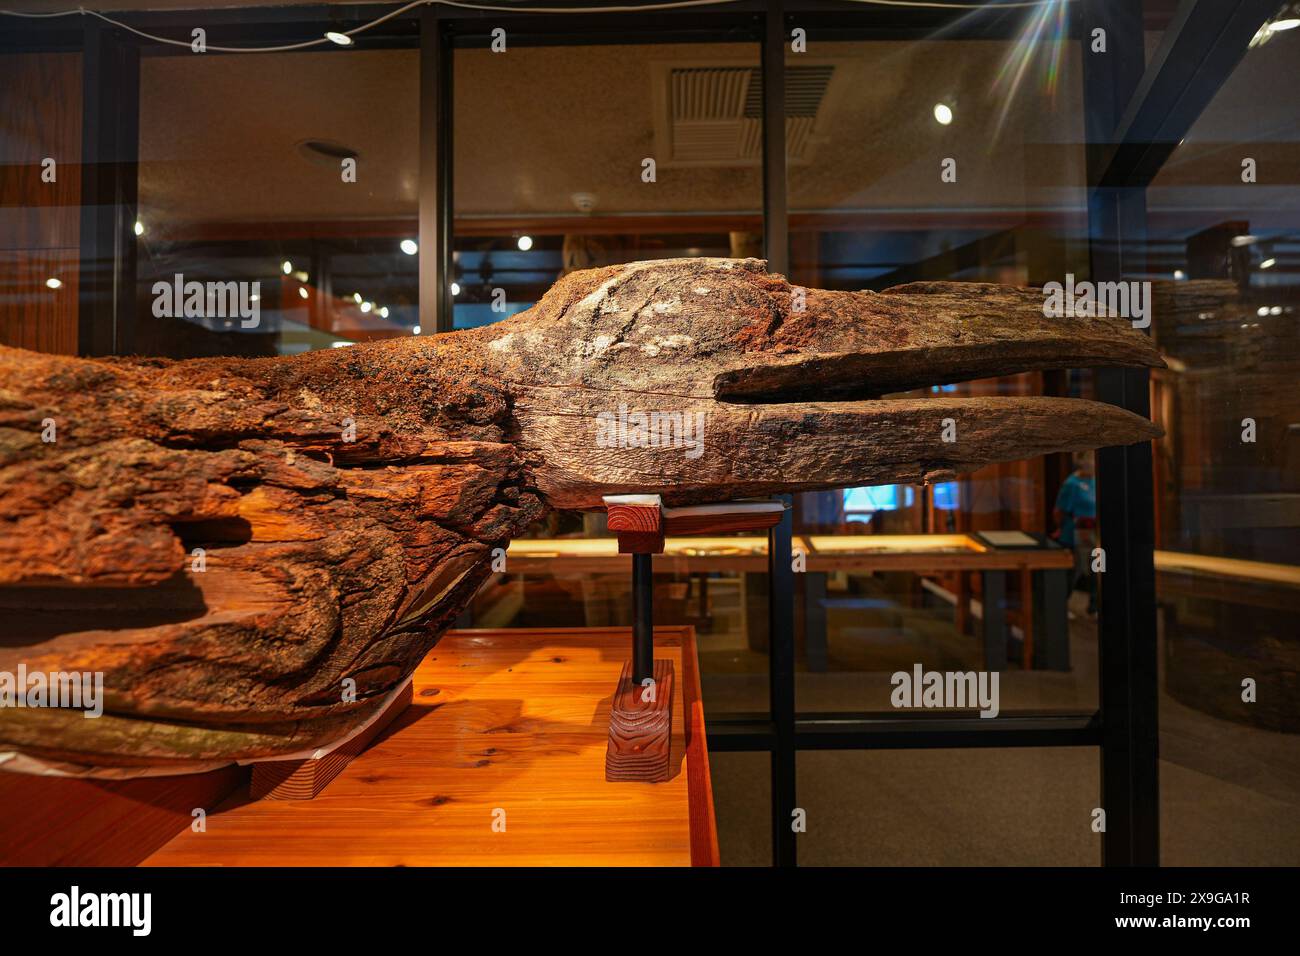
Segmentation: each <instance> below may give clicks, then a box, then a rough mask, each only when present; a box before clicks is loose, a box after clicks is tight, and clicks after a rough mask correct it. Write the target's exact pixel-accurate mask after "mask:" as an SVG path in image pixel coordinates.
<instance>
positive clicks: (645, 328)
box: [0, 259, 1162, 770]
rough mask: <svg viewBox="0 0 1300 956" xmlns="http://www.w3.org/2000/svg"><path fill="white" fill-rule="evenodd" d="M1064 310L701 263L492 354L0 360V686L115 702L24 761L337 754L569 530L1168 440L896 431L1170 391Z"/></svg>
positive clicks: (561, 308)
mask: <svg viewBox="0 0 1300 956" xmlns="http://www.w3.org/2000/svg"><path fill="white" fill-rule="evenodd" d="M1042 306H1043V297H1042V295H1041V293H1038V292H1035V291H1032V290H1022V289H1014V288H1007V287H1002V286H993V285H983V284H974V283H937V282H936V283H919V284H912V285H907V286H902V287H900V288H896V289H892V290H890V291H888V292H884V293H874V292H826V291H819V290H816V289H806V290H804V289H799V288H797V287H792V286H791V285H790V284H789V283H788V282H787V281H786V280H785V279H784V278H783V277H781V276H779V275H773V274H769V273H768V272H767V271H766V268H765V264H764V263H763V262H761V261H758V260H752V259H747V260H730V259H681V260H666V261H657V262H636V263H630V264H627V265H620V266H612V267H609V268H603V269H593V270H589V271H585V272H577V273H573V274H571V275H568V276H566V277H565V278H563V279H561V280H560V281H559V282H557V283H556V284H555V286H554V287H553V288H552V289H551V290H550V291H549V292H547V294H546V295H545V296H544V297H543V298H542V300H541V301H540V302H539V303H538V304H537V305H536V306H534V307H533V308H532V309H530V310H528V311H527V312H525V313H522V314H520V315H517V316H514V317H512V318H510V319H507V320H506V321H503V322H500V323H498V324H496V325H491V326H487V327H484V328H479V329H473V330H469V331H463V332H457V333H454V334H449V335H440V336H435V337H423V338H421V337H411V338H402V339H396V340H385V341H380V342H371V343H367V344H358V345H354V346H352V347H349V348H345V349H333V350H326V351H319V352H312V353H309V354H304V355H297V356H292V357H281V358H265V359H221V358H218V359H193V360H187V361H169V360H161V359H148V358H131V359H96V360H88V359H78V358H70V357H65V356H57V355H44V354H37V353H33V352H27V351H22V350H17V349H0V620H2V621H3V624H0V632H3V639H0V671H4V672H10V673H13V672H15V671H16V669H17V668H18V666H19V665H20V664H21V665H24V666H25V668H26V670H27V671H28V672H29V673H31V672H38V671H39V672H46V673H48V672H87V671H98V672H102V673H103V674H104V701H105V712H104V714H103V716H101V717H99V718H98V719H86V718H85V717H84V716H83V714H82V713H80V712H78V711H75V710H67V709H53V708H13V707H8V708H3V709H0V751H6V750H7V751H13V752H19V753H23V754H27V755H30V756H34V757H37V758H41V759H44V760H51V761H60V762H66V763H73V764H78V765H84V766H99V767H105V766H124V765H125V766H137V765H138V766H151V767H174V768H176V769H178V770H180V769H185V768H186V767H190V766H193V765H194V764H195V763H196V762H204V761H218V760H219V761H227V760H233V759H242V758H255V757H265V756H271V755H276V754H287V753H291V752H297V751H301V750H303V749H305V748H311V747H317V746H321V745H324V744H327V743H329V742H331V741H334V740H337V739H338V738H340V737H342V736H343V735H345V734H346V733H348V732H349V730H350V729H352V728H355V727H356V726H358V725H359V724H360V723H362V722H363V721H365V720H366V719H367V718H368V717H369V716H371V715H372V714H373V713H374V712H375V710H376V708H377V707H378V705H379V703H380V702H381V701H382V699H383V698H384V696H385V694H386V693H387V692H389V691H391V690H392V689H393V688H394V687H396V686H397V685H398V684H399V683H400V682H402V681H403V680H404V679H405V678H406V677H407V676H408V675H409V674H410V673H411V672H412V670H413V669H414V668H415V666H416V664H417V663H418V662H419V661H420V659H421V658H422V657H423V656H424V655H425V654H426V653H427V652H428V650H429V649H430V647H431V646H432V645H433V644H434V643H435V642H436V641H437V640H438V637H439V635H440V634H441V633H442V632H443V631H444V630H445V629H446V628H447V627H448V626H449V625H450V623H451V622H452V621H453V620H454V619H455V618H456V616H457V615H458V614H459V613H460V611H461V610H462V609H463V608H464V607H465V606H466V604H467V602H468V601H469V599H470V598H471V596H472V595H473V594H474V592H475V590H476V589H477V588H478V586H479V585H480V583H481V582H482V581H483V580H484V579H485V578H486V577H487V576H488V575H489V574H490V573H491V550H492V549H493V548H495V547H501V546H504V545H505V544H506V543H507V542H508V541H509V540H510V539H511V537H513V536H516V535H519V534H520V533H521V532H523V531H524V529H525V528H527V527H528V525H529V524H531V523H532V522H534V521H535V520H536V519H538V518H539V517H541V516H543V515H544V514H545V513H546V512H547V511H548V509H551V508H565V509H582V508H597V507H599V506H600V504H601V497H602V496H603V495H610V494H631V493H656V494H660V495H662V497H663V499H664V501H665V502H666V503H667V504H670V505H671V504H689V503H707V502H714V501H727V500H731V499H735V498H738V497H751V496H759V495H768V494H771V493H774V492H793V491H806V490H814V489H829V488H838V487H844V486H853V485H868V484H881V483H894V482H923V481H932V480H937V479H942V478H947V477H949V476H951V475H954V474H957V473H960V472H966V471H970V470H972V469H975V468H979V467H980V466H982V465H985V464H988V463H990V462H996V461H1005V460H1009V459H1016V458H1030V457H1034V456H1038V455H1043V454H1046V453H1049V452H1056V451H1063V450H1075V449H1085V448H1094V447H1098V446H1106V445H1120V444H1128V443H1133V442H1140V441H1146V440H1148V439H1150V438H1152V437H1155V436H1157V435H1159V434H1160V431H1159V429H1158V428H1156V427H1155V426H1154V425H1152V424H1151V423H1150V422H1148V421H1146V420H1145V419H1142V418H1139V417H1137V416H1135V415H1133V414H1130V413H1129V412H1126V411H1123V410H1121V409H1119V408H1115V407H1113V406H1109V405H1104V404H1098V403H1095V402H1088V401H1082V400H1076V399H1066V398H951V397H946V396H936V397H933V398H925V399H905V400H887V399H881V397H880V396H882V395H884V394H886V393H891V392H898V391H902V390H907V389H913V388H918V387H922V386H930V385H934V384H939V383H946V382H954V381H959V380H965V379H972V378H978V377H984V376H993V375H1001V374H1006V373H1011V372H1017V371H1024V370H1033V369H1048V368H1072V367H1087V366H1142V365H1147V366H1158V365H1161V364H1162V363H1161V360H1160V357H1159V355H1158V354H1157V352H1156V351H1155V350H1154V349H1153V347H1152V346H1151V345H1150V343H1149V341H1148V339H1147V338H1146V337H1145V336H1143V335H1142V334H1140V333H1137V332H1135V331H1133V330H1132V329H1131V328H1129V327H1128V324H1127V323H1124V322H1121V321H1114V320H1105V319H1049V318H1045V317H1044V315H1043V308H1042ZM654 413H659V417H657V418H655V417H654ZM638 415H645V416H646V418H644V419H642V418H638V417H637V416H638ZM685 416H692V417H691V418H686V417H685ZM701 416H702V417H701ZM679 420H680V421H685V422H690V423H695V424H697V425H698V428H688V429H686V435H685V438H684V440H682V441H678V440H677V438H675V437H674V435H673V433H672V427H673V425H674V423H676V422H678V421H679ZM645 421H653V422H654V428H658V429H659V431H654V428H652V429H651V430H650V432H652V433H650V432H647V431H646V430H645V429H644V428H639V427H637V423H644V422H645ZM628 422H632V426H631V427H629V426H628ZM665 428H666V429H667V431H664V429H665ZM678 437H681V436H678ZM660 439H662V440H660ZM693 443H694V444H693ZM348 679H350V680H348ZM345 686H349V687H352V686H354V687H355V699H350V698H349V697H348V695H345V694H344V693H343V691H342V688H344V687H345Z"/></svg>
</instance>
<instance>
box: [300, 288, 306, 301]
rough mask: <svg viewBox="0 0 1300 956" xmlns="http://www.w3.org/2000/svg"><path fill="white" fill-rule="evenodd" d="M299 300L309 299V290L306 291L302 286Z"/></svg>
mask: <svg viewBox="0 0 1300 956" xmlns="http://www.w3.org/2000/svg"><path fill="white" fill-rule="evenodd" d="M298 298H300V299H305V298H307V290H306V289H304V288H303V287H302V286H298Z"/></svg>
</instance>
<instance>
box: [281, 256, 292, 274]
mask: <svg viewBox="0 0 1300 956" xmlns="http://www.w3.org/2000/svg"><path fill="white" fill-rule="evenodd" d="M280 271H281V272H283V273H284V274H285V275H288V274H289V273H290V272H292V271H293V263H292V262H290V261H289V260H288V259H285V260H284V262H281V263H280Z"/></svg>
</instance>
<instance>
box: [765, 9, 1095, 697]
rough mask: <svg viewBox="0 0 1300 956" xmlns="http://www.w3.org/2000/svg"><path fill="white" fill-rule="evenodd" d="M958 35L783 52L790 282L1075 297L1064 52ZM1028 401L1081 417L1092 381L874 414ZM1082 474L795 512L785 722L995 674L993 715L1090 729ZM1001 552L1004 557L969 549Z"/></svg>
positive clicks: (851, 499) (1089, 530)
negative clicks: (800, 561)
mask: <svg viewBox="0 0 1300 956" xmlns="http://www.w3.org/2000/svg"><path fill="white" fill-rule="evenodd" d="M962 31H963V27H962V25H961V24H960V23H957V24H954V25H951V26H950V27H948V28H946V29H945V30H943V31H941V32H939V33H936V34H935V35H933V36H932V37H930V38H928V39H924V40H921V41H894V40H886V39H866V40H856V39H852V40H850V39H844V40H838V39H835V38H833V37H828V36H824V35H817V34H816V31H813V32H812V33H810V36H809V46H808V51H807V52H806V53H793V52H791V53H787V56H786V69H787V83H788V91H787V97H786V134H787V150H788V152H787V160H788V163H789V191H790V207H791V210H790V228H791V237H790V257H791V270H790V271H791V280H792V281H793V282H797V283H801V284H805V285H808V286H812V287H820V288H830V289H845V290H860V289H875V290H883V289H887V288H889V287H891V286H897V285H901V284H904V283H908V282H915V281H929V280H949V281H957V282H995V283H1004V284H1011V285H1020V286H1033V287H1039V288H1041V287H1042V286H1043V285H1044V284H1045V283H1047V282H1050V281H1060V282H1064V281H1065V279H1066V276H1067V274H1073V275H1075V276H1077V277H1079V278H1080V279H1082V278H1085V277H1086V276H1087V274H1088V244H1087V205H1086V189H1085V185H1086V168H1085V149H1084V128H1083V104H1082V82H1081V64H1080V49H1079V44H1078V42H1077V41H1072V40H1071V39H1070V38H1069V37H1067V36H1065V35H1064V33H1063V23H1062V22H1061V21H1058V20H1057V19H1056V18H1055V17H1051V18H1046V19H1044V18H1042V17H1038V16H1033V17H1026V18H1024V19H1023V20H1022V21H1021V23H1020V24H1018V25H1014V26H1008V27H1007V29H1006V35H1005V36H1004V37H1002V38H991V39H988V38H985V39H972V38H969V37H968V36H965V35H964V34H963V32H962ZM823 32H824V31H823ZM1036 395H1057V396H1073V397H1083V398H1087V397H1091V396H1092V376H1091V374H1090V373H1089V372H1087V371H1064V370H1063V371H1053V372H1033V373H1022V374H1008V375H1004V376H1001V377H999V378H994V379H985V380H981V381H976V382H965V383H958V384H941V383H935V384H934V385H933V386H931V387H929V388H924V389H920V390H917V391H915V392H910V393H907V394H906V395H892V396H886V397H891V398H902V397H907V398H930V399H935V400H945V399H949V398H961V397H971V396H1036ZM1090 468H1091V462H1090V460H1089V459H1088V457H1087V456H1084V457H1082V458H1081V459H1080V460H1079V461H1078V462H1075V461H1072V460H1071V457H1070V456H1069V455H1050V456H1047V457H1040V458H1036V459H1030V460H1024V461H1014V462H1007V463H1004V464H997V465H992V466H989V467H986V468H982V469H980V470H978V471H975V472H973V473H971V474H968V475H963V476H961V477H959V478H956V479H954V480H951V481H945V482H941V483H937V484H934V485H931V486H929V487H923V486H914V485H891V486H885V487H878V488H854V489H849V490H847V491H844V492H826V493H816V494H802V495H798V496H797V502H796V512H795V531H796V535H797V540H796V547H799V546H801V545H802V546H804V547H806V548H807V551H808V555H809V567H808V573H806V574H802V575H797V576H796V577H797V586H798V587H799V588H800V591H801V601H800V609H801V611H802V614H801V620H800V625H799V630H800V632H801V633H800V641H801V648H800V656H799V666H800V675H799V678H798V685H799V686H798V705H799V709H800V710H801V711H805V712H819V711H846V710H847V711H853V710H858V711H878V710H889V709H890V708H891V704H890V691H891V684H890V678H891V676H892V675H893V674H894V673H897V672H899V671H907V672H909V673H910V672H911V670H912V668H913V665H915V664H920V665H922V666H923V668H924V669H925V670H927V671H971V670H981V669H993V670H1001V671H1002V676H1001V680H1000V695H1001V707H1002V708H1003V709H1006V710H1012V709H1048V710H1065V711H1088V710H1092V709H1093V708H1095V706H1096V703H1097V651H1096V648H1097V639H1096V623H1095V616H1094V614H1093V613H1092V612H1093V610H1095V601H1094V600H1093V598H1092V595H1091V593H1090V584H1091V582H1092V581H1093V580H1095V579H1094V578H1093V577H1092V576H1091V574H1085V573H1076V572H1075V570H1074V567H1073V565H1074V564H1075V563H1076V562H1075V558H1074V555H1073V551H1074V550H1075V545H1076V544H1077V546H1078V548H1077V550H1078V551H1079V552H1080V554H1085V553H1089V552H1090V551H1091V544H1090V543H1089V542H1090V540H1091V538H1090V536H1091V535H1093V534H1095V530H1094V527H1093V526H1095V488H1094V481H1093V479H1092V477H1091V475H1090V471H1089V469H1090ZM1063 490H1064V491H1063ZM1063 494H1064V496H1063ZM1063 503H1064V504H1066V506H1067V507H1066V508H1065V509H1064V510H1063V511H1062V513H1061V514H1059V515H1057V514H1055V512H1056V511H1057V509H1058V506H1059V505H1061V504H1063ZM1006 532H1018V533H1020V534H1019V535H1018V536H1017V542H1016V543H1012V544H1011V545H1009V546H1006V547H1003V546H995V545H992V544H991V543H990V542H991V539H981V538H979V537H978V536H979V535H981V534H1003V533H1006ZM1076 532H1077V533H1076ZM1026 555H1028V556H1029V557H1026V558H1025V562H1022V563H1027V564H1029V565H1030V567H1029V568H1028V569H1026V570H1017V569H1016V568H1015V565H1016V564H1017V563H1018V557H1024V556H1026ZM832 558H834V560H833V561H832ZM828 564H830V565H832V569H831V570H826V569H825V568H826V566H827V565H828ZM1080 567H1081V569H1083V570H1088V569H1089V567H1090V566H1089V565H1088V564H1083V565H1081V566H1080ZM1072 585H1077V588H1078V590H1076V591H1075V592H1074V593H1073V594H1071V593H1070V591H1071V587H1072ZM990 602H992V603H993V604H995V605H996V606H997V607H998V608H1001V609H1003V611H1004V615H1005V620H1004V621H1003V622H1002V623H999V622H998V620H997V618H996V617H994V618H993V619H992V620H989V616H988V615H986V614H985V607H986V605H988V604H989V603H990ZM986 620H989V626H988V633H987V634H986V633H985V621H986ZM1003 658H1005V661H1006V663H1005V665H1003V664H1002V663H1001V661H1002V659H1003Z"/></svg>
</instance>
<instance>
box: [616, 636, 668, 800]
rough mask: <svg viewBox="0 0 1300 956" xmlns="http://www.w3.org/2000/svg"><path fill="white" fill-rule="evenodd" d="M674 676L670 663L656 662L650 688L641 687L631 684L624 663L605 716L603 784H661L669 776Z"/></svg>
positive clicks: (665, 661)
mask: <svg viewBox="0 0 1300 956" xmlns="http://www.w3.org/2000/svg"><path fill="white" fill-rule="evenodd" d="M674 676H675V675H674V672H673V662H672V661H670V660H663V659H660V660H657V661H655V662H654V686H653V688H649V687H642V686H639V685H637V684H635V683H633V681H632V665H631V663H630V662H624V664H623V673H622V674H621V675H620V676H619V679H618V687H617V688H615V690H614V703H613V706H612V707H611V708H610V714H609V745H608V746H607V747H606V748H605V779H606V780H608V781H610V782H618V781H634V782H640V783H662V782H663V781H665V780H667V779H669V778H670V777H671V776H672V768H671V766H670V765H669V757H670V755H671V752H672V743H673V679H674ZM651 690H653V694H651V693H650V691H651ZM647 697H649V698H650V699H648V700H647V699H646V698H647Z"/></svg>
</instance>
